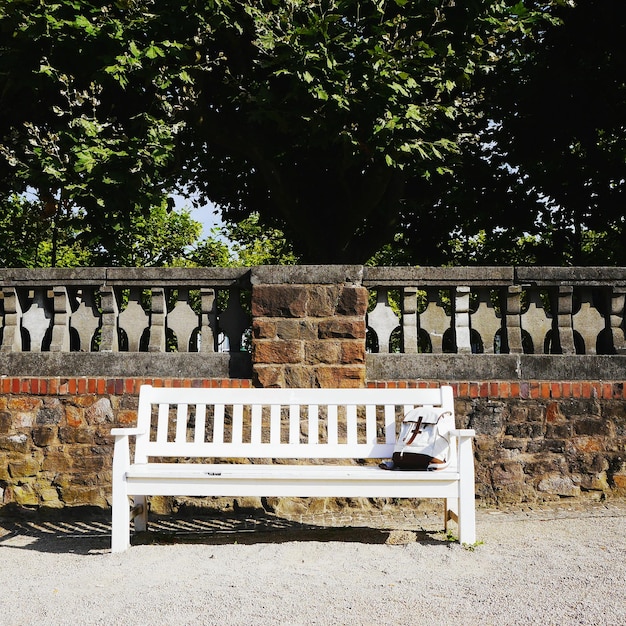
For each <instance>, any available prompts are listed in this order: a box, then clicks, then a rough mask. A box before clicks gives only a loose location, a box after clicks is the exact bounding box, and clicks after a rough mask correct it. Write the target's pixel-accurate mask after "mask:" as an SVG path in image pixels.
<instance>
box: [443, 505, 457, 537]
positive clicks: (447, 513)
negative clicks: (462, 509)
mask: <svg viewBox="0 0 626 626" xmlns="http://www.w3.org/2000/svg"><path fill="white" fill-rule="evenodd" d="M450 520H452V521H453V522H455V523H456V524H457V525H458V523H459V499H458V498H445V499H444V501H443V530H444V532H445V533H446V535H447V534H448V522H449V521H450Z"/></svg>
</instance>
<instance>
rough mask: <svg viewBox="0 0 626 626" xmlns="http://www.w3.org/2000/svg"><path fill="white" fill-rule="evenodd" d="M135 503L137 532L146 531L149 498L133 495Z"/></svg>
mask: <svg viewBox="0 0 626 626" xmlns="http://www.w3.org/2000/svg"><path fill="white" fill-rule="evenodd" d="M133 503H134V506H133V512H134V514H135V517H134V522H135V532H136V533H140V532H144V531H146V530H148V498H146V496H133Z"/></svg>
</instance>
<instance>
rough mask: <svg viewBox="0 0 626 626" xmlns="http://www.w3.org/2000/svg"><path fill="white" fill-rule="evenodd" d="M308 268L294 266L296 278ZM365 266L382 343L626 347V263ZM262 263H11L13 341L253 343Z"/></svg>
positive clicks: (7, 272)
mask: <svg viewBox="0 0 626 626" xmlns="http://www.w3.org/2000/svg"><path fill="white" fill-rule="evenodd" d="M281 269H282V270H283V271H284V270H286V269H287V268H281ZM301 269H302V268H294V270H296V273H295V274H294V281H293V282H297V276H298V274H297V271H300V270H301ZM362 270H363V272H362V276H363V278H362V280H363V285H364V286H365V287H367V288H368V290H369V291H370V294H371V296H372V297H371V300H372V306H371V307H370V310H369V312H368V315H367V326H368V332H369V339H368V349H369V350H370V351H371V352H379V353H389V352H402V353H406V354H417V353H420V352H422V353H435V354H436V353H459V354H471V353H489V354H507V353H509V354H522V353H525V354H588V355H593V354H626V340H625V335H624V303H625V299H626V268H595V267H590V268H550V267H456V268H426V267H424V268H419V267H418V268H409V267H364V268H362ZM314 272H315V270H314V268H310V272H308V270H307V273H312V274H314ZM251 274H252V275H253V274H254V269H245V268H166V269H163V268H81V269H47V270H26V269H10V268H5V269H0V297H1V299H0V332H1V351H2V352H4V353H7V352H46V351H49V352H125V351H128V352H168V351H177V352H218V351H222V350H226V351H228V350H230V351H239V350H242V349H246V347H247V341H248V338H249V329H250V326H251V318H250V311H251V292H250V285H251ZM286 275H288V274H286Z"/></svg>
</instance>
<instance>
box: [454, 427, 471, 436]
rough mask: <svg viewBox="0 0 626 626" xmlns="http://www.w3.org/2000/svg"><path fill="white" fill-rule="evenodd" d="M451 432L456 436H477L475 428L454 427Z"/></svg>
mask: <svg viewBox="0 0 626 626" xmlns="http://www.w3.org/2000/svg"><path fill="white" fill-rule="evenodd" d="M450 434H451V435H452V436H454V437H476V431H475V430H474V429H473V428H454V429H453V430H451V431H450Z"/></svg>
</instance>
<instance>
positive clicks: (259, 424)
mask: <svg viewBox="0 0 626 626" xmlns="http://www.w3.org/2000/svg"><path fill="white" fill-rule="evenodd" d="M251 410H252V413H251V426H250V442H251V443H254V444H259V443H261V441H262V439H261V438H262V433H263V407H262V406H261V405H260V404H253V405H252V409H251Z"/></svg>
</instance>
